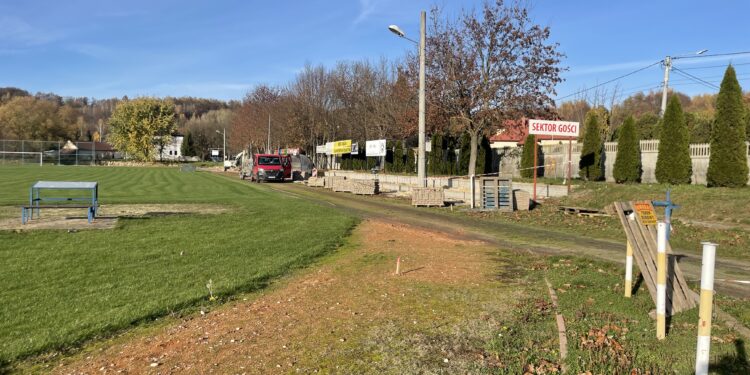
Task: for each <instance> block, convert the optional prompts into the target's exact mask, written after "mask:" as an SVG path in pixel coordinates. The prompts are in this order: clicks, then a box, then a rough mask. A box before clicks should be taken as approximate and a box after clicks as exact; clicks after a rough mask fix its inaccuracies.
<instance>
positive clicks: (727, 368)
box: [709, 339, 750, 374]
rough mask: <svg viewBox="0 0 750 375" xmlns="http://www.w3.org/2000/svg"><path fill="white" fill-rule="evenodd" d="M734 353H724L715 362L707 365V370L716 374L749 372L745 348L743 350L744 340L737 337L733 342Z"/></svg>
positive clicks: (749, 367)
mask: <svg viewBox="0 0 750 375" xmlns="http://www.w3.org/2000/svg"><path fill="white" fill-rule="evenodd" d="M734 347H735V350H736V351H737V353H736V354H734V355H724V356H722V357H721V358H719V360H718V361H717V362H715V363H712V364H711V365H710V366H709V371H711V372H716V373H717V374H748V373H750V363H748V362H747V350H745V341H744V340H742V339H737V340H735V342H734Z"/></svg>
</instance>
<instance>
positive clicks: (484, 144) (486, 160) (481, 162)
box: [467, 135, 492, 174]
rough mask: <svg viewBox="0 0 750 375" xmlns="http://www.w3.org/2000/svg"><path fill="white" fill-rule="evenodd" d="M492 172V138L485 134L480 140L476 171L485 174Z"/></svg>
mask: <svg viewBox="0 0 750 375" xmlns="http://www.w3.org/2000/svg"><path fill="white" fill-rule="evenodd" d="M467 169H468V168H467ZM490 172H492V148H491V147H490V140H489V139H488V138H487V137H486V136H484V135H483V136H482V139H481V140H480V141H479V151H478V152H477V169H476V173H477V174H485V173H490Z"/></svg>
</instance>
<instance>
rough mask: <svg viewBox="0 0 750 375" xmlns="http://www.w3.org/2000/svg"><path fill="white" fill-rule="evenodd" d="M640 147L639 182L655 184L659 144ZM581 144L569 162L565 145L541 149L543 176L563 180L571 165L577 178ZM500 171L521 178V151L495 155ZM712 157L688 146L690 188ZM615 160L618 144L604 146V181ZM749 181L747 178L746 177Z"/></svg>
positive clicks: (702, 180) (700, 180) (704, 148)
mask: <svg viewBox="0 0 750 375" xmlns="http://www.w3.org/2000/svg"><path fill="white" fill-rule="evenodd" d="M640 146H641V166H642V169H643V172H642V174H641V182H643V183H656V182H657V181H656V174H655V172H656V160H657V159H658V156H659V140H645V141H641V142H640ZM582 147H583V145H582V144H580V143H574V144H573V145H572V149H571V150H570V154H571V158H570V159H569V158H568V144H567V143H565V142H563V143H561V144H557V145H544V146H542V148H541V149H542V152H541V156H540V165H544V176H545V177H555V178H564V177H565V176H567V166H568V162H569V161H570V160H572V161H573V162H572V163H571V173H572V175H573V177H576V176H578V161H579V160H580V158H581V148H582ZM746 154H747V156H748V166H749V167H750V144H748V148H747V153H746ZM498 155H499V158H500V160H499V165H500V171H501V172H503V173H508V174H512V175H514V176H516V177H517V176H520V173H519V171H518V168H519V167H518V166H519V164H520V161H521V148H520V147H518V148H514V149H511V148H506V149H504V150H501V151H499V152H498ZM710 156H711V145H710V144H708V143H698V144H691V145H690V159H691V161H692V164H693V175H692V183H693V184H701V185H705V184H706V174H707V173H708V161H709V158H710ZM616 157H617V142H607V143H605V144H604V152H603V153H602V158H603V160H602V162H603V164H604V175H605V177H606V179H607V181H610V182H614V177H613V175H612V173H613V170H614V165H615V159H616ZM749 177H750V176H749Z"/></svg>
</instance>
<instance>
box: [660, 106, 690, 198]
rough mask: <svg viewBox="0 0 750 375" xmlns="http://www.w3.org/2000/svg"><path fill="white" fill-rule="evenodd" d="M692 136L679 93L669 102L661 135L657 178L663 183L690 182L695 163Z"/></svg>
mask: <svg viewBox="0 0 750 375" xmlns="http://www.w3.org/2000/svg"><path fill="white" fill-rule="evenodd" d="M689 142H690V138H689V135H688V131H687V126H686V125H685V115H684V114H683V112H682V104H680V99H679V98H678V97H677V95H673V96H672V97H671V98H670V99H669V103H668V104H667V110H666V112H664V118H663V119H662V126H661V134H660V135H659V156H658V158H657V159H656V171H655V173H656V180H657V181H659V183H662V184H689V183H690V175H691V174H692V170H693V165H692V162H691V161H690V143H689Z"/></svg>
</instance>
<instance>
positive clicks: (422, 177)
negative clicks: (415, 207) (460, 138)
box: [417, 11, 427, 187]
mask: <svg viewBox="0 0 750 375" xmlns="http://www.w3.org/2000/svg"><path fill="white" fill-rule="evenodd" d="M426 23H427V13H426V12H425V11H422V12H421V13H420V15H419V149H418V155H417V177H418V178H419V181H420V184H421V186H422V187H427V174H426V168H425V167H426V160H425V154H424V153H425V144H424V142H425V139H424V138H425V134H424V133H425V129H424V128H425V124H424V122H425V93H424V70H425V69H424V50H425V39H426V31H425V29H426V27H425V24H426Z"/></svg>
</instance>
